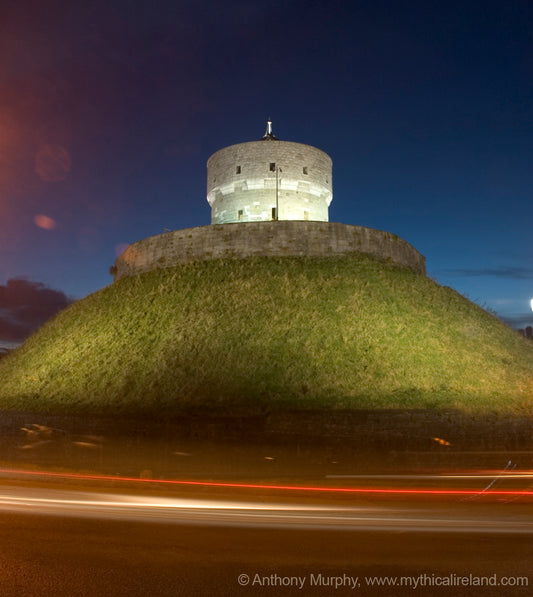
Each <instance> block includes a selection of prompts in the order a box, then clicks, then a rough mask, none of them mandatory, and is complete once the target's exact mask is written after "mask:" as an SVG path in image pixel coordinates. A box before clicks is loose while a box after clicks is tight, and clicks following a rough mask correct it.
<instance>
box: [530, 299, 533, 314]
mask: <svg viewBox="0 0 533 597" xmlns="http://www.w3.org/2000/svg"><path fill="white" fill-rule="evenodd" d="M530 304H531V310H532V311H533V299H531V303H530Z"/></svg>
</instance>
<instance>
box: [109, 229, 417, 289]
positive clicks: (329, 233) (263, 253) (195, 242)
mask: <svg viewBox="0 0 533 597" xmlns="http://www.w3.org/2000/svg"><path fill="white" fill-rule="evenodd" d="M351 253H367V254H368V255H372V256H374V257H377V258H379V259H389V260H390V261H392V262H393V263H396V264H398V265H401V266H404V267H409V268H411V269H413V270H414V271H416V272H418V273H419V274H425V273H426V266H425V261H426V260H425V257H424V256H423V255H421V254H420V253H419V252H418V251H417V250H416V249H415V248H414V247H412V246H411V245H410V244H409V243H407V242H406V241H404V240H403V239H401V238H400V237H399V236H396V235H395V234H391V233H390V232H383V231H381V230H374V229H372V228H365V227H363V226H351V225H349V224H337V223H334V222H305V221H288V220H285V221H283V220H282V221H273V222H242V223H238V224H215V225H211V226H200V227H197V228H186V229H184V230H175V231H174V232H165V233H163V234H158V235H156V236H150V237H148V238H145V239H143V240H140V241H138V242H136V243H133V244H132V245H130V246H129V247H128V248H127V249H126V250H125V251H124V253H122V255H121V256H120V257H119V258H118V259H117V260H116V261H115V266H114V268H113V276H114V280H115V281H116V280H120V279H121V278H124V277H126V276H131V275H134V274H138V273H142V272H147V271H150V270H153V269H159V268H165V267H172V266H174V265H178V264H181V263H191V262H194V261H201V260H206V259H228V258H245V257H302V256H306V257H331V256H334V255H349V254H351Z"/></svg>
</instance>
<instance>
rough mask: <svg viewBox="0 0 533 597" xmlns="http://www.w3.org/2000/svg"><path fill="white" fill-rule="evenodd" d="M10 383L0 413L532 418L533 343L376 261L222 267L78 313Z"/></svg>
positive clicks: (181, 274)
mask: <svg viewBox="0 0 533 597" xmlns="http://www.w3.org/2000/svg"><path fill="white" fill-rule="evenodd" d="M0 380H1V382H0V408H2V409H19V410H26V409H27V410H33V411H35V410H40V411H45V412H50V411H53V412H71V413H80V412H82V413H83V412H87V413H100V414H121V413H124V414H125V413H127V414H131V415H135V414H139V415H140V414H143V413H158V414H160V415H161V416H166V415H172V414H179V413H192V412H207V413H218V414H231V413H240V414H244V413H254V412H264V411H265V410H268V409H274V410H275V409H278V408H291V409H307V408H309V409H322V408H368V407H375V408H391V407H402V408H428V407H429V408H431V407H451V408H463V409H465V410H469V411H496V412H512V413H517V414H527V413H529V412H530V410H531V407H532V405H533V344H532V343H531V342H528V341H527V340H525V339H523V338H521V337H520V336H519V335H518V334H517V333H516V332H514V331H513V330H511V329H510V328H508V327H506V326H505V325H504V324H503V323H501V322H500V321H499V320H498V319H496V318H495V317H493V316H492V315H490V314H489V313H487V312H485V311H484V310H483V309H481V308H479V307H478V306H476V305H474V304H472V303H471V302H470V301H468V300H467V299H465V298H464V297H462V296H461V295H459V294H458V293H457V292H455V291H454V290H452V289H450V288H445V287H441V286H439V285H438V284H436V283H435V282H433V281H432V280H430V279H429V278H425V277H422V276H419V275H416V274H414V273H412V272H411V271H409V270H406V269H402V268H399V267H396V266H393V265H390V264H388V263H383V262H379V261H376V260H373V259H371V258H369V257H365V256H357V257H342V258H325V259H311V258H284V259H268V258H265V259H253V260H226V261H211V262H204V263H196V264H192V265H186V266H180V267H176V268H172V269H166V270H159V271H154V272H150V273H147V274H143V275H140V276H136V277H131V278H126V279H124V280H121V281H120V282H117V283H115V284H112V285H111V286H109V287H107V288H104V289H102V290H101V291H99V292H96V293H95V294H93V295H91V296H89V297H87V298H85V299H83V300H80V301H78V302H77V303H75V304H73V305H72V306H70V307H69V308H68V309H66V310H65V311H63V312H62V313H60V314H59V315H58V316H57V317H56V318H55V319H54V320H52V321H51V322H49V323H48V324H46V325H45V326H44V327H43V328H42V329H41V330H40V331H39V332H37V333H36V334H35V335H34V336H32V337H31V338H30V339H29V340H28V341H27V342H26V343H25V344H24V345H23V346H22V347H21V348H20V349H18V350H17V351H15V352H14V353H13V354H11V355H9V356H7V357H5V358H4V359H2V361H0Z"/></svg>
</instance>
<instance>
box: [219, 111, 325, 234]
mask: <svg viewBox="0 0 533 597" xmlns="http://www.w3.org/2000/svg"><path fill="white" fill-rule="evenodd" d="M332 197H333V192H332V183H331V158H330V157H329V156H328V155H327V154H326V153H324V152H323V151H321V150H320V149H317V148H316V147H312V146H311V145H304V144H302V143H292V142H290V141H280V140H279V139H278V138H277V137H275V136H274V134H273V133H272V122H271V121H270V120H269V121H268V124H267V130H266V133H265V135H264V136H263V138H262V139H261V140H260V141H251V142H249V143H239V144H237V145H230V146H229V147H224V148H223V149H220V150H219V151H217V152H216V153H214V154H213V155H212V156H211V157H210V158H209V159H208V160H207V200H208V201H209V204H210V205H211V223H212V224H229V223H235V222H261V221H267V220H314V221H319V222H327V221H328V207H329V204H330V203H331V199H332Z"/></svg>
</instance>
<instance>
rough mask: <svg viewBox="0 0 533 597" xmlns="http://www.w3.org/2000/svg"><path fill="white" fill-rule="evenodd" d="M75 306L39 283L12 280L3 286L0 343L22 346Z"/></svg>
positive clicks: (67, 299)
mask: <svg viewBox="0 0 533 597" xmlns="http://www.w3.org/2000/svg"><path fill="white" fill-rule="evenodd" d="M71 302H72V299H70V298H69V297H68V296H66V295H65V294H64V293H63V292H61V291H59V290H53V289H52V288H47V287H46V286H45V285H44V284H41V283H40V282H31V281H29V280H25V279H24V278H12V279H10V280H8V281H7V283H6V285H5V286H0V342H2V341H3V342H22V340H24V339H25V338H27V337H28V336H29V335H30V334H31V333H32V332H34V331H35V330H36V329H37V328H39V327H40V326H42V325H43V323H45V321H47V320H48V319H50V318H51V317H52V316H54V315H55V314H56V313H58V312H59V311H61V310H62V309H64V308H65V307H67V306H68V305H69V304H70V303H71Z"/></svg>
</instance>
